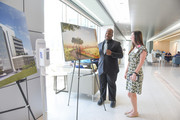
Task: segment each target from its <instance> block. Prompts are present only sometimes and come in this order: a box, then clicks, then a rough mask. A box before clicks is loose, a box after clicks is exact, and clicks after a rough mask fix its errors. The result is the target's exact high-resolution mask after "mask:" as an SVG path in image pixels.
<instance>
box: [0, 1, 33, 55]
mask: <svg viewBox="0 0 180 120" xmlns="http://www.w3.org/2000/svg"><path fill="white" fill-rule="evenodd" d="M0 24H3V25H5V26H6V27H8V28H10V29H12V30H13V31H14V32H15V37H16V38H18V39H20V40H22V42H23V47H24V50H25V52H26V53H28V55H33V54H32V46H31V42H30V38H29V33H28V30H27V24H26V19H25V15H24V13H23V12H21V11H18V10H17V9H15V8H12V7H10V6H8V5H6V4H3V3H2V2H0Z"/></svg>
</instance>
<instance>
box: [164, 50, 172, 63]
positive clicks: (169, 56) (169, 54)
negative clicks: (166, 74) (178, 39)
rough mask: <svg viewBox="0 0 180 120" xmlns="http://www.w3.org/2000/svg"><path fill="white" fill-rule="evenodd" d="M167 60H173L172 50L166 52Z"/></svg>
mask: <svg viewBox="0 0 180 120" xmlns="http://www.w3.org/2000/svg"><path fill="white" fill-rule="evenodd" d="M165 60H166V61H167V62H169V61H170V60H172V55H171V53H170V52H167V53H166V54H165Z"/></svg>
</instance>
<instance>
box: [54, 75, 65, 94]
mask: <svg viewBox="0 0 180 120" xmlns="http://www.w3.org/2000/svg"><path fill="white" fill-rule="evenodd" d="M53 77H54V87H53V89H54V91H55V93H56V94H58V93H60V92H68V91H67V90H66V86H67V73H60V74H56V75H53ZM58 77H64V88H62V89H61V90H58V89H57V78H58Z"/></svg>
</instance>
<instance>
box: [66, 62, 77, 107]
mask: <svg viewBox="0 0 180 120" xmlns="http://www.w3.org/2000/svg"><path fill="white" fill-rule="evenodd" d="M75 67H76V61H74V68H73V73H72V79H71V87H70V91H69V99H68V106H69V102H70V97H71V91H72V84H73V77H74V71H75Z"/></svg>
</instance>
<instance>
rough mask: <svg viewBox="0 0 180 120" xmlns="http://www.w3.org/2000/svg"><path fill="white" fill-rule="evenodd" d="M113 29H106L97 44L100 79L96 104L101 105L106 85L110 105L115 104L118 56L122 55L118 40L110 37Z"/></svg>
mask: <svg viewBox="0 0 180 120" xmlns="http://www.w3.org/2000/svg"><path fill="white" fill-rule="evenodd" d="M112 37H113V30H112V29H110V28H109V29H107V31H106V34H105V40H104V41H103V42H101V43H99V44H98V47H99V54H100V58H99V63H98V74H99V80H100V95H101V96H100V100H99V101H98V105H102V104H103V102H104V101H105V100H106V89H107V85H108V90H109V100H110V101H111V104H110V106H111V107H112V108H114V107H115V106H116V83H115V82H116V79H117V74H118V72H119V66H118V58H122V57H123V53H122V48H121V44H120V42H117V41H115V40H113V39H112Z"/></svg>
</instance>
